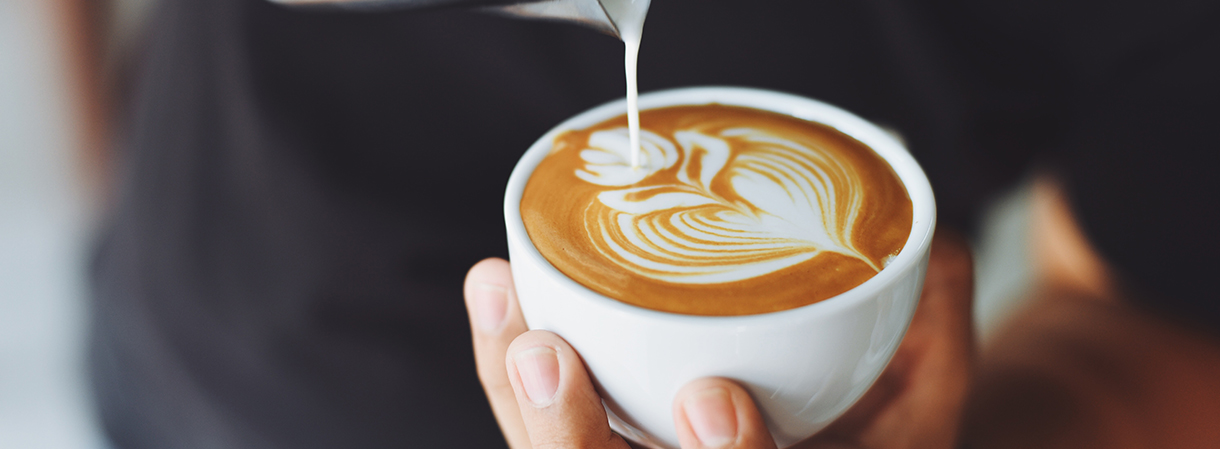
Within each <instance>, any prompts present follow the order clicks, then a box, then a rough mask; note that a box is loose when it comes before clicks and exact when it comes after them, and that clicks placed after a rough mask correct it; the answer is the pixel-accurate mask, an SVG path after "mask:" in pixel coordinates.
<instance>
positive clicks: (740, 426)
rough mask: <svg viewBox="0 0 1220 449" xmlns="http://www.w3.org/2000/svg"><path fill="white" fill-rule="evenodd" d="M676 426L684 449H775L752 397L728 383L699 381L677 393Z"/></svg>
mask: <svg viewBox="0 0 1220 449" xmlns="http://www.w3.org/2000/svg"><path fill="white" fill-rule="evenodd" d="M674 426H675V427H676V428H677V430H678V442H680V443H681V444H682V449H712V448H732V449H775V441H774V440H773V439H772V438H771V432H770V431H768V430H767V425H766V424H765V423H764V422H763V419H762V415H761V414H759V413H758V408H757V407H755V406H754V401H753V400H752V399H750V394H749V393H747V392H746V390H745V389H744V388H741V386H740V385H737V384H736V383H734V382H732V381H730V380H728V379H722V378H706V379H699V380H696V381H694V382H691V383H689V384H687V385H686V386H684V387H682V389H681V390H678V394H677V395H676V396H675V397H674Z"/></svg>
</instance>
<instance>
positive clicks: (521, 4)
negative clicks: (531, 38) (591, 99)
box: [271, 0, 635, 39]
mask: <svg viewBox="0 0 1220 449" xmlns="http://www.w3.org/2000/svg"><path fill="white" fill-rule="evenodd" d="M271 1H272V2H275V3H279V4H282V5H288V6H292V7H299V8H339V9H349V10H387V9H433V8H473V9H481V10H486V11H489V12H494V13H499V14H505V15H510V16H516V17H523V18H529V19H541V20H553V21H561V22H571V23H576V24H579V25H584V26H586V27H589V28H592V29H594V30H597V31H601V32H603V33H606V34H609V35H611V36H614V37H617V38H619V39H622V38H623V36H622V33H621V32H620V27H621V26H622V25H624V24H623V23H622V22H623V20H622V19H620V20H615V18H616V17H619V15H618V14H616V11H618V10H622V9H623V7H624V6H625V5H621V4H630V3H635V1H633V0H271ZM628 7H629V6H628Z"/></svg>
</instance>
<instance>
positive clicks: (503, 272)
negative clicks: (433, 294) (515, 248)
mask: <svg viewBox="0 0 1220 449" xmlns="http://www.w3.org/2000/svg"><path fill="white" fill-rule="evenodd" d="M464 290H465V296H466V311H467V313H468V314H469V316H470V333H471V338H472V340H474V360H475V365H476V366H477V368H478V373H479V381H480V382H481V383H482V384H483V391H484V392H485V393H486V394H487V400H488V402H490V403H491V410H492V412H493V413H495V415H496V421H497V422H498V423H499V424H500V430H501V431H502V432H504V438H505V440H507V441H508V445H509V446H510V447H512V448H514V449H528V448H529V447H530V444H529V437H528V436H527V435H526V432H525V424H524V423H522V422H521V412H520V411H519V410H518V409H517V399H516V397H515V396H514V394H513V387H512V385H511V384H510V383H509V381H508V375H507V374H505V372H504V354H505V351H507V350H508V345H509V344H510V343H512V341H513V339H514V338H517V336H518V335H521V334H522V333H524V332H525V331H526V330H528V328H527V327H526V326H525V318H524V317H523V316H521V308H520V307H518V305H517V295H516V291H515V289H514V286H513V278H512V271H511V270H510V268H509V265H508V262H507V261H505V260H504V259H486V260H483V261H482V262H479V263H477V264H475V265H474V267H472V268H471V269H470V272H469V273H467V274H466V285H465V288H464Z"/></svg>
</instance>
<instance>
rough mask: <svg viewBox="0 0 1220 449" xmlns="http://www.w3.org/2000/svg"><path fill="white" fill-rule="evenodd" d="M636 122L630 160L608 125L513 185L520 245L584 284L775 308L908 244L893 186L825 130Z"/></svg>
mask: <svg viewBox="0 0 1220 449" xmlns="http://www.w3.org/2000/svg"><path fill="white" fill-rule="evenodd" d="M644 117H645V119H643V124H644V129H643V130H642V131H641V135H640V143H641V152H640V156H639V157H640V159H639V166H638V167H636V168H633V167H632V146H631V141H630V138H629V134H628V130H627V128H625V127H623V126H622V125H621V121H622V119H621V118H620V119H616V120H611V121H609V122H607V123H603V124H601V125H598V126H595V127H592V128H591V129H587V130H583V131H574V132H569V133H568V134H565V135H563V136H561V137H559V138H558V139H557V140H556V142H555V148H554V150H553V151H552V154H551V155H550V156H548V157H547V159H546V160H544V161H543V163H542V164H540V165H539V167H538V168H537V169H536V171H535V174H534V175H533V176H532V177H531V179H530V182H529V184H528V185H527V186H526V190H525V194H524V196H523V200H522V216H523V219H524V220H525V224H526V229H527V231H528V232H529V234H530V237H531V240H533V241H534V243H535V245H536V246H537V247H538V249H539V251H540V252H542V254H543V255H544V257H546V258H547V260H548V261H551V262H552V264H554V265H555V266H556V268H559V269H560V271H563V272H564V273H565V274H566V275H568V276H569V277H572V278H573V279H575V280H577V281H578V282H581V283H582V284H585V285H586V286H587V287H590V288H592V289H594V290H596V291H599V292H602V293H603V294H606V295H607V296H610V297H613V298H617V299H620V300H623V301H625V302H628V303H632V304H637V305H641V306H644V307H648V308H653V309H659V310H666V311H672V312H679V313H694V314H710V315H721V314H741V313H761V312H766V311H774V310H782V309H784V308H791V307H796V306H800V305H804V304H808V303H811V302H816V301H818V300H821V299H825V298H828V297H830V296H834V295H835V294H838V293H841V292H843V291H846V290H847V289H850V288H852V287H854V286H855V285H858V284H859V283H861V282H863V281H864V280H867V279H868V278H869V277H872V276H873V275H874V274H876V273H877V272H878V271H880V270H881V269H882V268H884V265H885V261H886V260H887V259H888V258H889V257H892V256H893V255H895V254H897V253H898V251H899V250H901V248H902V244H903V242H905V240H906V237H907V235H908V233H909V229H910V225H911V206H910V200H909V198H907V196H906V191H905V189H903V188H902V186H901V183H900V182H899V181H898V180H897V177H896V176H895V175H894V174H893V172H892V171H891V170H890V169H889V166H888V165H886V164H885V162H884V161H883V160H881V159H880V158H879V157H878V156H877V155H876V154H873V153H872V152H871V150H869V149H868V148H867V147H864V146H863V145H862V144H860V143H859V142H856V141H854V140H852V139H851V138H849V137H847V136H845V135H842V134H840V133H838V132H837V131H834V130H833V129H830V128H827V127H824V126H821V125H817V124H813V123H809V122H804V121H801V120H798V119H794V118H791V117H786V116H781V115H778V114H772V113H767V112H763V111H756V110H751V109H745V108H738V107H728V106H719V105H708V106H687V107H675V108H666V109H660V110H653V111H646V112H645V115H644ZM777 282H778V284H777ZM759 297H761V298H762V299H758V298H759ZM743 302H748V303H750V304H752V305H751V306H748V307H747V306H744V305H743V304H739V303H743ZM760 302H761V303H762V305H761V306H759V305H758V304H759V303H760ZM760 307H761V308H760ZM743 310H744V311H745V312H743Z"/></svg>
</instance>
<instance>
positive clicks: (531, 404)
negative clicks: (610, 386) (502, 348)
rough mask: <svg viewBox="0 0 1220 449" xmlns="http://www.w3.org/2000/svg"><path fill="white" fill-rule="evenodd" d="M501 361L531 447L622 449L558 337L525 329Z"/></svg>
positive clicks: (574, 356) (598, 400)
mask: <svg viewBox="0 0 1220 449" xmlns="http://www.w3.org/2000/svg"><path fill="white" fill-rule="evenodd" d="M505 364H506V365H507V368H508V378H509V381H510V382H511V383H512V386H513V391H514V392H515V393H516V397H517V404H518V407H519V410H520V411H521V418H522V421H524V422H525V428H526V431H527V432H528V433H529V439H530V443H531V444H533V447H534V449H552V448H554V449H558V448H573V447H579V448H589V449H628V446H627V443H626V442H624V441H623V439H622V438H621V437H619V436H618V435H616V434H615V433H614V432H612V431H611V430H610V424H609V422H608V421H607V420H606V410H605V409H604V408H602V400H601V397H600V396H598V395H597V392H596V391H594V389H593V382H592V381H591V380H589V374H588V373H587V372H586V371H585V367H584V364H583V363H582V362H581V360H580V356H578V355H577V354H576V351H575V350H573V349H572V347H571V346H568V343H567V342H565V341H563V339H562V338H559V336H557V335H555V334H552V333H550V332H546V331H530V332H526V333H525V334H522V335H521V336H519V337H517V339H516V340H515V341H513V343H512V345H511V346H509V348H508V356H507V358H506V359H505Z"/></svg>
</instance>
